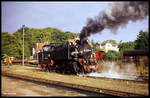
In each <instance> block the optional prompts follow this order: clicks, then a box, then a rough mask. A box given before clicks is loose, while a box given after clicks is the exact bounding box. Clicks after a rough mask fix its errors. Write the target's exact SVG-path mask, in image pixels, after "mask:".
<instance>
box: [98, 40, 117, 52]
mask: <svg viewBox="0 0 150 98" xmlns="http://www.w3.org/2000/svg"><path fill="white" fill-rule="evenodd" d="M97 47H98V48H101V49H103V50H104V51H105V52H106V53H107V52H108V51H109V50H113V51H116V52H118V51H119V48H118V45H117V44H112V43H109V42H107V43H97Z"/></svg>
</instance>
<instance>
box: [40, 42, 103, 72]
mask: <svg viewBox="0 0 150 98" xmlns="http://www.w3.org/2000/svg"><path fill="white" fill-rule="evenodd" d="M100 58H102V52H97V53H93V52H92V48H91V46H90V45H89V43H88V41H87V40H76V41H75V42H74V43H73V42H69V41H67V42H65V43H51V44H49V45H44V46H43V50H42V51H41V52H39V53H38V64H39V65H40V66H41V68H42V69H44V70H48V71H56V72H62V73H71V74H79V73H87V72H92V71H96V69H97V67H98V66H97V60H98V59H100Z"/></svg>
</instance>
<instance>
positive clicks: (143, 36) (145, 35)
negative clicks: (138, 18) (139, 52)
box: [135, 30, 149, 49]
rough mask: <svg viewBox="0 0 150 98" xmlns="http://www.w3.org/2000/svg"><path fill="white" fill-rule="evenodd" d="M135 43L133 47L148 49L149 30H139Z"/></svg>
mask: <svg viewBox="0 0 150 98" xmlns="http://www.w3.org/2000/svg"><path fill="white" fill-rule="evenodd" d="M135 43H136V45H135V49H149V32H147V31H145V32H143V31H142V30H141V31H140V32H139V35H137V39H136V40H135Z"/></svg>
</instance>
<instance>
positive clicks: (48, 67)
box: [45, 64, 51, 72]
mask: <svg viewBox="0 0 150 98" xmlns="http://www.w3.org/2000/svg"><path fill="white" fill-rule="evenodd" d="M45 69H46V70H48V71H49V72H50V69H51V68H50V66H48V64H47V65H46V67H45Z"/></svg>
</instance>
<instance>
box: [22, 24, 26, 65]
mask: <svg viewBox="0 0 150 98" xmlns="http://www.w3.org/2000/svg"><path fill="white" fill-rule="evenodd" d="M24 27H25V25H22V28H23V58H22V65H23V66H24Z"/></svg>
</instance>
